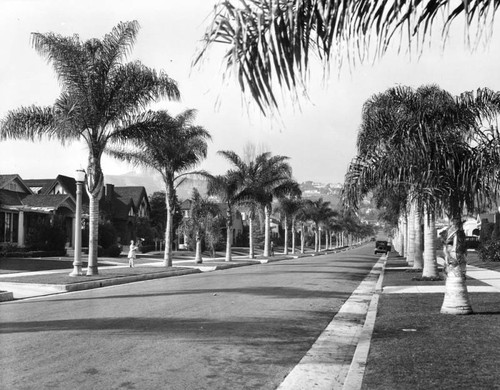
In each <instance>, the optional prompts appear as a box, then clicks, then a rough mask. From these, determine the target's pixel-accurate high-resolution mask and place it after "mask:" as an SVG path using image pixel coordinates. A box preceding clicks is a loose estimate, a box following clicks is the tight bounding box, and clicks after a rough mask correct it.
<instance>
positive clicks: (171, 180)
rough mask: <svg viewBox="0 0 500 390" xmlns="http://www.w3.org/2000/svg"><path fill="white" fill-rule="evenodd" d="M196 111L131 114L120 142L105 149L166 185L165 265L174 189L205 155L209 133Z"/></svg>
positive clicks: (168, 259)
mask: <svg viewBox="0 0 500 390" xmlns="http://www.w3.org/2000/svg"><path fill="white" fill-rule="evenodd" d="M195 117H196V111H195V110H192V109H189V110H185V111H183V112H181V113H180V114H178V115H177V116H175V117H173V116H170V115H169V114H168V112H167V111H147V112H145V113H143V114H140V115H137V116H135V117H133V118H132V120H131V123H130V124H129V125H128V126H127V127H126V128H125V129H123V130H122V131H121V137H120V143H118V142H117V143H115V145H114V147H112V148H109V151H108V153H109V154H110V155H112V156H114V157H116V158H119V159H121V160H125V161H128V162H130V163H132V164H134V165H137V166H143V167H146V168H152V169H154V170H155V171H156V172H158V173H159V174H160V175H161V177H162V179H163V184H164V186H165V202H166V207H167V220H166V227H165V253H164V263H165V266H166V267H171V266H172V233H173V232H172V226H173V216H174V211H175V198H176V189H177V187H178V186H179V185H180V184H182V182H183V181H184V179H185V178H186V176H187V175H193V174H200V173H201V174H204V172H203V171H192V170H193V169H194V168H195V167H196V166H197V165H198V164H199V163H200V162H201V161H202V160H203V159H204V158H205V157H206V156H207V149H208V145H207V141H208V140H210V139H211V137H210V134H209V133H208V131H206V130H205V129H204V128H203V127H202V126H197V125H195V124H194V123H193V122H194V119H195Z"/></svg>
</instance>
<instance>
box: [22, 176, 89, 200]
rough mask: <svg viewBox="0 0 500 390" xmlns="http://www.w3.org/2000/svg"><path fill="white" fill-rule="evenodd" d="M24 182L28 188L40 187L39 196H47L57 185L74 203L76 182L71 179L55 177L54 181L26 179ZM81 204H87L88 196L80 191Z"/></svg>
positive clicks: (85, 192) (68, 177)
mask: <svg viewBox="0 0 500 390" xmlns="http://www.w3.org/2000/svg"><path fill="white" fill-rule="evenodd" d="M24 182H25V183H26V184H27V185H28V186H29V187H32V188H33V187H35V188H36V187H41V189H40V191H39V193H40V194H41V195H48V194H49V193H50V191H52V189H53V188H54V187H55V186H56V185H57V183H59V184H60V185H61V186H62V187H63V188H64V189H65V190H66V192H67V193H68V194H70V195H71V197H72V198H73V200H74V201H76V180H75V178H73V177H70V176H65V175H57V177H56V178H55V179H28V180H24ZM82 195H83V196H82V203H83V204H84V205H85V204H88V203H89V196H88V194H87V191H85V190H84V191H82Z"/></svg>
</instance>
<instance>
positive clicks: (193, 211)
mask: <svg viewBox="0 0 500 390" xmlns="http://www.w3.org/2000/svg"><path fill="white" fill-rule="evenodd" d="M219 213H220V209H219V206H218V205H217V203H215V202H213V201H211V200H209V199H207V198H202V196H201V195H200V193H199V192H198V190H197V189H196V188H194V189H193V194H192V196H191V207H190V210H189V214H190V215H189V218H186V219H184V220H183V222H182V228H183V230H184V232H185V233H188V234H190V235H191V236H193V238H194V240H195V243H196V244H195V245H196V249H195V259H194V260H195V262H196V263H198V264H201V263H203V257H202V250H201V246H202V240H203V237H204V236H206V235H207V234H213V232H212V231H211V229H213V228H217V227H218V224H216V223H215V218H216V217H218V215H219Z"/></svg>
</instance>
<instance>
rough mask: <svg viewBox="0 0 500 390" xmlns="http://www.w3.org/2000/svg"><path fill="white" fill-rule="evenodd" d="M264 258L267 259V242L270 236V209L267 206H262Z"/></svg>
mask: <svg viewBox="0 0 500 390" xmlns="http://www.w3.org/2000/svg"><path fill="white" fill-rule="evenodd" d="M264 215H265V219H264V257H269V242H270V234H269V230H270V227H271V207H270V206H269V205H267V204H266V205H265V206H264Z"/></svg>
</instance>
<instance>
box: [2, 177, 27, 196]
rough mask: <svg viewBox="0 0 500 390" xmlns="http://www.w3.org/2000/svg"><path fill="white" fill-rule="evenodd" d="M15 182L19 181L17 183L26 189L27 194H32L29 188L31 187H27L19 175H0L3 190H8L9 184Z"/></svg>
mask: <svg viewBox="0 0 500 390" xmlns="http://www.w3.org/2000/svg"><path fill="white" fill-rule="evenodd" d="M13 181H17V183H18V184H19V185H20V186H21V187H23V188H24V190H25V191H26V193H29V194H31V193H32V191H31V189H30V188H29V186H27V185H26V184H25V182H24V180H23V179H21V176H19V175H18V174H8V175H0V189H2V188H6V187H7V184H9V183H11V182H13Z"/></svg>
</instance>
